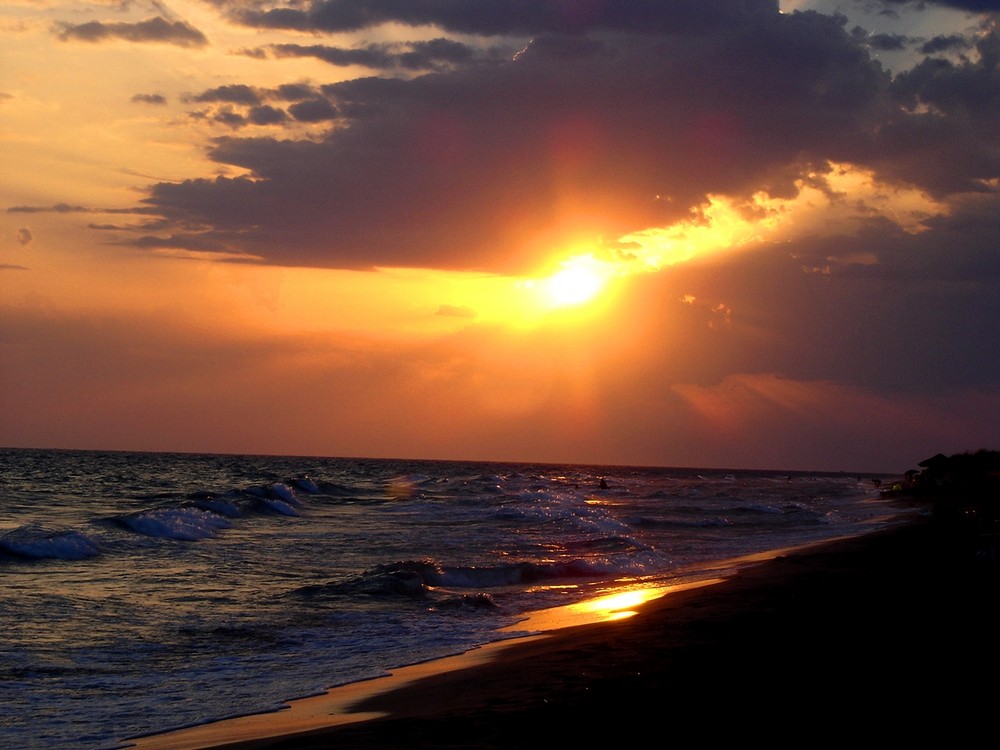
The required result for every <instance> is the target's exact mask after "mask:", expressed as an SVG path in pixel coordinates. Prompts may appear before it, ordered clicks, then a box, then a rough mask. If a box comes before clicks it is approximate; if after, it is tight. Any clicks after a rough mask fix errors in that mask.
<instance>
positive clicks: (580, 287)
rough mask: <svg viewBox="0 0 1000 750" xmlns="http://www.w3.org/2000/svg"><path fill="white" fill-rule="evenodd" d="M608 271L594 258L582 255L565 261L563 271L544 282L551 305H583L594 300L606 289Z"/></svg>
mask: <svg viewBox="0 0 1000 750" xmlns="http://www.w3.org/2000/svg"><path fill="white" fill-rule="evenodd" d="M607 280H608V270H607V269H605V268H603V267H602V265H601V264H600V263H598V261H596V260H594V258H593V257H592V256H589V255H582V256H577V257H575V258H571V259H569V260H567V261H564V262H563V264H562V269H561V270H559V271H557V272H556V273H555V274H553V275H552V276H550V277H548V278H547V279H546V280H545V281H544V282H543V288H544V290H545V295H546V298H547V300H548V303H549V305H551V306H552V307H566V306H569V305H581V304H583V303H584V302H589V301H590V300H592V299H594V297H596V296H597V295H598V294H600V293H601V290H602V289H604V286H605V284H606V283H607Z"/></svg>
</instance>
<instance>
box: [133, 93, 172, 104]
mask: <svg viewBox="0 0 1000 750" xmlns="http://www.w3.org/2000/svg"><path fill="white" fill-rule="evenodd" d="M132 101H133V102H138V103H140V104H166V103H167V98H166V97H165V96H163V94H135V95H134V96H133V97H132Z"/></svg>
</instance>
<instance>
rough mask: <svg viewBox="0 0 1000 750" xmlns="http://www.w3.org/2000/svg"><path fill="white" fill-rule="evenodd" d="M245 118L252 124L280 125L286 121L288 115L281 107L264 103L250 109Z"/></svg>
mask: <svg viewBox="0 0 1000 750" xmlns="http://www.w3.org/2000/svg"><path fill="white" fill-rule="evenodd" d="M247 119H248V120H249V121H250V122H252V123H253V124H254V125H280V124H281V123H284V122H287V120H288V115H287V114H286V113H285V111H284V110H282V109H278V108H276V107H272V106H271V105H270V104H264V105H261V106H259V107H254V108H253V109H251V110H250V113H249V115H248V116H247Z"/></svg>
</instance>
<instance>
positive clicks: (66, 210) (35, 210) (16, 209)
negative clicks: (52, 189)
mask: <svg viewBox="0 0 1000 750" xmlns="http://www.w3.org/2000/svg"><path fill="white" fill-rule="evenodd" d="M7 211H8V212H9V213H13V214H40V213H56V214H70V213H90V212H91V211H92V209H89V208H86V207H84V206H71V205H69V204H68V203H56V204H55V205H53V206H11V207H10V208H8V209H7Z"/></svg>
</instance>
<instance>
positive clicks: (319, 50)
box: [269, 39, 497, 71]
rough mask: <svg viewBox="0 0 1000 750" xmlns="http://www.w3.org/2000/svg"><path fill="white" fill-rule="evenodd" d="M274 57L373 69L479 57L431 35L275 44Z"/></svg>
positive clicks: (436, 66) (492, 56)
mask: <svg viewBox="0 0 1000 750" xmlns="http://www.w3.org/2000/svg"><path fill="white" fill-rule="evenodd" d="M269 49H270V50H271V53H272V54H273V55H274V56H275V57H314V58H316V59H318V60H323V61H324V62H328V63H330V64H331V65H338V66H342V67H347V66H349V65H360V66H363V67H366V68H371V69H373V70H397V69H402V70H412V71H430V70H445V69H447V68H449V67H450V66H453V65H467V64H470V63H472V62H476V61H477V60H479V59H480V57H479V54H478V53H477V51H476V50H474V49H473V48H472V47H469V46H468V45H465V44H462V43H460V42H454V41H451V40H449V39H432V40H430V41H426V42H409V43H406V44H398V43H397V44H369V45H366V46H364V47H359V48H351V49H343V48H341V47H330V46H327V45H322V44H313V45H300V44H273V45H271V46H270V47H269ZM496 56H497V52H495V51H494V52H491V53H488V54H487V55H486V56H485V57H484V58H482V59H483V60H485V61H496V59H497V57H496Z"/></svg>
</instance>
